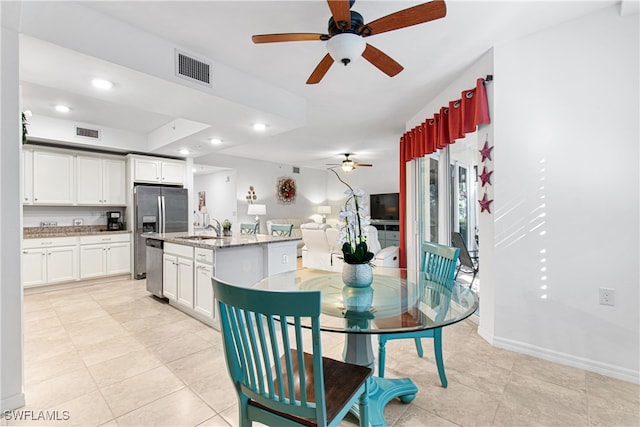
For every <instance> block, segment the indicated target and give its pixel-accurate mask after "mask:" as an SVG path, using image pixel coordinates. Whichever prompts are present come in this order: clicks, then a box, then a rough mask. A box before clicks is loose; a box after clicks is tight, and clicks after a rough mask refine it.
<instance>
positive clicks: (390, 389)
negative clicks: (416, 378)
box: [351, 377, 418, 427]
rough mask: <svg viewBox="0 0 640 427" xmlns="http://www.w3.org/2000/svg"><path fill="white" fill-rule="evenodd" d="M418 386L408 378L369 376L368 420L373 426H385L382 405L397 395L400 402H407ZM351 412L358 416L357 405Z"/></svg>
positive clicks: (414, 394) (413, 395) (385, 404)
mask: <svg viewBox="0 0 640 427" xmlns="http://www.w3.org/2000/svg"><path fill="white" fill-rule="evenodd" d="M417 392H418V387H417V386H416V385H415V384H414V383H413V381H411V380H410V379H409V378H380V377H371V379H370V380H369V422H370V423H371V425H372V426H373V427H378V426H382V427H386V425H387V422H386V421H385V420H384V407H385V406H387V403H389V401H390V400H391V399H394V398H396V397H399V398H400V400H401V401H402V403H409V402H411V401H412V400H413V399H415V397H416V393H417ZM351 413H352V414H354V415H355V416H356V417H358V418H360V414H359V411H358V405H354V406H353V408H351Z"/></svg>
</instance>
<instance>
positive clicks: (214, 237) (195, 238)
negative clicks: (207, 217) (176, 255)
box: [178, 236, 220, 241]
mask: <svg viewBox="0 0 640 427" xmlns="http://www.w3.org/2000/svg"><path fill="white" fill-rule="evenodd" d="M178 239H183V240H194V241H199V240H209V239H220V237H218V236H185V237H178Z"/></svg>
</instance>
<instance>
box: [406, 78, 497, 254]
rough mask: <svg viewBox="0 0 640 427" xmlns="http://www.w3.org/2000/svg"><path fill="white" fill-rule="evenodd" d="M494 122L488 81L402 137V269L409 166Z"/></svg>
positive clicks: (477, 84)
mask: <svg viewBox="0 0 640 427" xmlns="http://www.w3.org/2000/svg"><path fill="white" fill-rule="evenodd" d="M487 123H491V120H490V118H489V104H488V102H487V91H486V89H485V87H484V79H483V78H479V79H477V80H476V87H475V88H473V89H469V90H463V91H462V93H461V95H460V99H456V100H455V101H451V102H449V105H447V106H443V107H441V108H440V111H438V112H437V113H435V114H434V115H433V117H431V118H427V119H425V121H424V122H422V123H420V124H419V125H418V126H416V127H414V128H413V129H411V130H409V131H407V132H405V133H404V135H402V136H401V137H400V267H406V265H407V258H406V256H407V255H406V246H405V244H406V242H405V227H406V223H405V222H406V216H405V215H406V209H405V206H406V200H407V195H406V193H405V188H406V184H407V176H406V169H405V163H406V162H408V161H410V160H413V159H417V158H419V157H424V156H426V155H428V154H431V153H434V152H435V151H436V150H439V149H441V148H445V147H446V146H447V145H449V144H453V143H454V142H456V139H460V138H463V137H464V135H465V134H467V133H471V132H475V131H476V127H477V126H478V125H480V124H487Z"/></svg>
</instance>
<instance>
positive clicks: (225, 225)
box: [222, 219, 231, 236]
mask: <svg viewBox="0 0 640 427" xmlns="http://www.w3.org/2000/svg"><path fill="white" fill-rule="evenodd" d="M222 235H223V236H231V221H229V220H228V219H225V220H224V221H222Z"/></svg>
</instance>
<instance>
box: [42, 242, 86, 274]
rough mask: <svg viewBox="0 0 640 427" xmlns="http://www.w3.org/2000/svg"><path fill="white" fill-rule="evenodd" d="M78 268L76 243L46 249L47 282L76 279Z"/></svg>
mask: <svg viewBox="0 0 640 427" xmlns="http://www.w3.org/2000/svg"><path fill="white" fill-rule="evenodd" d="M79 270H80V269H79V258H78V246H77V245H75V246H60V247H55V248H49V249H47V283H56V282H69V281H73V280H78V277H79Z"/></svg>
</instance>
